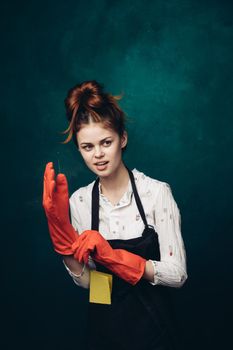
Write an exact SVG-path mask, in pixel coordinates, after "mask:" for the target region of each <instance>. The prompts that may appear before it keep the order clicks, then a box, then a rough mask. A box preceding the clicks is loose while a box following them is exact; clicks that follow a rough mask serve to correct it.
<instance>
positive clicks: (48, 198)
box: [43, 162, 78, 255]
mask: <svg viewBox="0 0 233 350" xmlns="http://www.w3.org/2000/svg"><path fill="white" fill-rule="evenodd" d="M43 207H44V210H45V214H46V217H47V220H48V227H49V233H50V237H51V239H52V242H53V246H54V250H55V251H56V252H57V253H59V254H63V255H70V254H73V249H72V244H73V243H74V242H76V240H77V238H78V234H77V232H76V231H75V229H74V228H73V226H72V225H71V223H70V219H69V191H68V183H67V179H66V176H65V175H64V174H58V175H57V177H56V176H55V171H54V168H53V163H52V162H49V163H47V165H46V167H45V172H44V191H43Z"/></svg>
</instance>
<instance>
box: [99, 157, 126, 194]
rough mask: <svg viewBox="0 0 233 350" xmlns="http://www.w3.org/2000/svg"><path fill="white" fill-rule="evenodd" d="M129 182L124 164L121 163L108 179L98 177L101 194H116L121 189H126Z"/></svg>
mask: <svg viewBox="0 0 233 350" xmlns="http://www.w3.org/2000/svg"><path fill="white" fill-rule="evenodd" d="M128 182H129V173H128V170H127V169H126V167H125V165H124V163H123V162H122V163H121V165H120V167H119V168H118V169H117V170H116V171H115V172H114V173H113V174H111V175H110V176H108V177H106V178H105V177H103V178H101V177H100V184H101V190H102V193H103V194H104V193H109V192H112V193H116V192H118V191H120V190H121V189H123V188H125V187H127V185H128Z"/></svg>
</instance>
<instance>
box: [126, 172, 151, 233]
mask: <svg viewBox="0 0 233 350" xmlns="http://www.w3.org/2000/svg"><path fill="white" fill-rule="evenodd" d="M126 169H127V170H128V173H129V177H130V181H131V185H132V189H133V194H134V198H135V201H136V204H137V207H138V210H139V213H140V215H141V218H142V220H143V222H144V225H145V227H148V223H147V220H146V215H145V212H144V209H143V206H142V202H141V199H140V197H139V194H138V190H137V187H136V184H135V180H134V176H133V172H132V171H131V170H129V169H128V168H127V167H126Z"/></svg>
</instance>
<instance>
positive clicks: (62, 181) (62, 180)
mask: <svg viewBox="0 0 233 350" xmlns="http://www.w3.org/2000/svg"><path fill="white" fill-rule="evenodd" d="M56 192H57V194H58V195H61V196H62V197H64V196H65V197H67V198H69V191H68V182H67V178H66V176H65V175H64V174H58V175H57V179H56Z"/></svg>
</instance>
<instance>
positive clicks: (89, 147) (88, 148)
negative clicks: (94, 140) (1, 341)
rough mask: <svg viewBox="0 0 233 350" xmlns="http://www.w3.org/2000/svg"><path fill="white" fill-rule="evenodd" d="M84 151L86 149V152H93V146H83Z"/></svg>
mask: <svg viewBox="0 0 233 350" xmlns="http://www.w3.org/2000/svg"><path fill="white" fill-rule="evenodd" d="M82 149H84V150H85V151H91V149H92V146H91V145H86V146H83V147H82Z"/></svg>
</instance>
